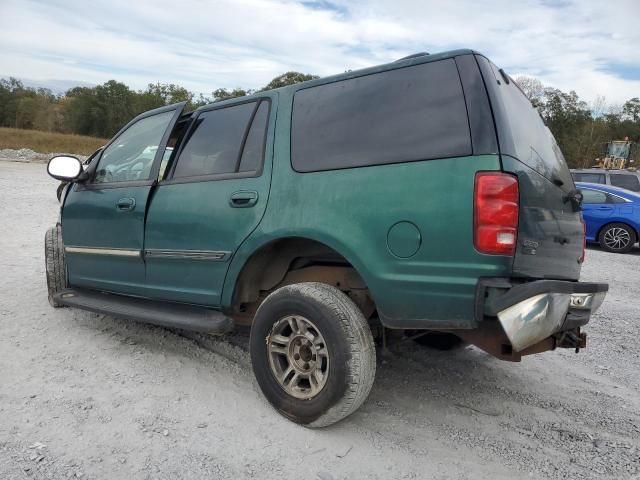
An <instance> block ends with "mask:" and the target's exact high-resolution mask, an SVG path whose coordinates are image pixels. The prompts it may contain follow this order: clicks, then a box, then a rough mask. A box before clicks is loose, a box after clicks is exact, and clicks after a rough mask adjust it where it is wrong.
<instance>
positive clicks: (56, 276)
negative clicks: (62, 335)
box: [44, 225, 68, 308]
mask: <svg viewBox="0 0 640 480" xmlns="http://www.w3.org/2000/svg"><path fill="white" fill-rule="evenodd" d="M44 259H45V268H46V275H47V293H48V296H49V303H50V304H51V306H52V307H56V308H57V307H62V306H63V305H61V304H59V303H57V302H55V301H54V300H53V296H54V295H55V294H56V293H58V292H59V291H61V290H63V289H65V288H67V286H68V281H67V267H66V264H65V261H64V246H63V244H62V229H61V228H60V225H56V226H55V227H51V228H50V229H49V230H47V233H46V234H45V236H44Z"/></svg>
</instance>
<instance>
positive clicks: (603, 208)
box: [598, 207, 613, 210]
mask: <svg viewBox="0 0 640 480" xmlns="http://www.w3.org/2000/svg"><path fill="white" fill-rule="evenodd" d="M598 210H613V207H598Z"/></svg>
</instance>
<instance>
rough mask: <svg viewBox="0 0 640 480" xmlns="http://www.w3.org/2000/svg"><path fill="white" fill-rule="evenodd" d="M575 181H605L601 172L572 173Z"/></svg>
mask: <svg viewBox="0 0 640 480" xmlns="http://www.w3.org/2000/svg"><path fill="white" fill-rule="evenodd" d="M571 175H572V176H573V179H574V180H575V181H576V182H587V183H603V184H604V183H607V182H606V181H605V178H604V174H603V173H572V174H571Z"/></svg>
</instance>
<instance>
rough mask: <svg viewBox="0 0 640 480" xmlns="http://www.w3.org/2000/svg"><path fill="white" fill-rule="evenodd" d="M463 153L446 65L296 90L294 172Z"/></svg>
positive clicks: (459, 102)
mask: <svg viewBox="0 0 640 480" xmlns="http://www.w3.org/2000/svg"><path fill="white" fill-rule="evenodd" d="M466 155H471V138H470V134H469V122H468V119H467V111H466V106H465V102H464V96H463V93H462V86H461V84H460V77H459V76H458V71H457V69H456V66H455V63H454V61H453V60H441V61H438V62H432V63H425V64H421V65H416V66H412V67H406V68H401V69H397V70H391V71H386V72H381V73H376V74H371V75H366V76H363V77H357V78H353V79H349V80H342V81H339V82H334V83H329V84H325V85H319V86H317V87H311V88H307V89H303V90H299V91H298V92H297V93H296V94H295V97H294V101H293V119H292V131H291V158H292V165H293V168H294V169H295V170H297V171H299V172H313V171H319V170H332V169H339V168H352V167H363V166H369V165H381V164H387V163H398V162H410V161H416V160H427V159H434V158H444V157H457V156H466Z"/></svg>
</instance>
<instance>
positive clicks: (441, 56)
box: [198, 48, 482, 110]
mask: <svg viewBox="0 0 640 480" xmlns="http://www.w3.org/2000/svg"><path fill="white" fill-rule="evenodd" d="M469 54H478V55H482V54H481V53H480V52H477V51H476V50H472V49H470V48H461V49H457V50H447V51H446V52H440V53H431V54H425V55H420V56H417V57H412V58H406V57H405V59H402V60H395V61H393V62H389V63H383V64H380V65H375V66H373V67H367V68H362V69H360V70H351V71H348V72H344V73H338V74H336V75H330V76H328V77H322V78H316V79H315V80H308V81H306V82H300V83H296V84H294V85H287V86H285V87H280V88H275V89H273V90H265V91H262V92H256V93H253V94H251V95H247V96H246V97H235V98H230V99H227V100H222V101H219V102H215V106H220V105H224V104H225V103H227V102H229V103H231V102H232V101H237V100H240V99H242V100H248V99H252V98H260V97H261V96H264V94H265V93H267V92H284V91H288V90H300V89H302V88H308V87H313V86H316V85H322V84H324V83H331V82H336V81H339V80H346V79H349V78H355V77H361V76H363V75H370V74H372V73H378V72H384V71H386V70H394V69H397V68H403V67H409V66H413V65H419V64H422V63H429V62H436V61H438V60H446V59H448V58H454V57H458V56H461V55H469ZM212 105H213V104H208V105H204V106H202V107H199V108H198V110H200V109H207V108H209V107H211V106H212Z"/></svg>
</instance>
